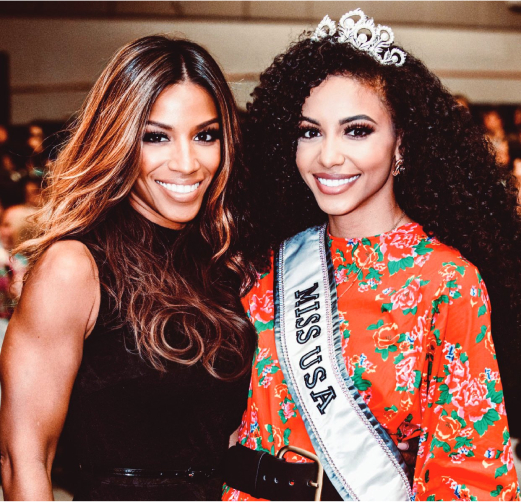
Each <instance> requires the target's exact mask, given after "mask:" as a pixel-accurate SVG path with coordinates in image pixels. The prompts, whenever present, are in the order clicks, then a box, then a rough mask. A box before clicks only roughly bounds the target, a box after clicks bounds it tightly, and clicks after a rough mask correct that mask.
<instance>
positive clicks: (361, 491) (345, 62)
mask: <svg viewBox="0 0 521 502" xmlns="http://www.w3.org/2000/svg"><path fill="white" fill-rule="evenodd" d="M393 40H394V37H393V33H392V31H391V30H390V29H389V28H387V27H382V26H375V24H374V23H373V21H372V19H368V18H367V17H366V16H365V15H364V13H363V12H362V11H360V10H358V9H357V10H356V11H353V12H350V13H348V14H346V15H345V16H344V17H343V18H342V19H341V20H340V22H339V23H338V25H336V23H334V22H333V21H331V20H330V19H329V18H328V17H326V18H325V19H324V21H323V22H322V23H321V24H320V25H319V27H318V28H317V30H316V31H315V32H314V33H313V34H307V35H306V36H305V37H304V38H302V39H301V40H300V41H298V42H297V43H295V44H294V45H292V46H291V47H290V48H289V50H288V51H287V52H286V53H284V54H281V55H280V56H278V57H277V58H276V59H275V61H274V63H273V64H272V65H271V66H270V67H269V68H268V69H267V70H266V71H265V72H264V73H263V74H262V75H261V83H260V85H259V87H257V88H256V89H255V91H254V93H253V98H254V100H253V104H252V105H251V106H250V109H249V120H248V124H247V141H248V147H249V161H250V163H251V166H252V168H253V169H252V171H253V173H254V177H255V179H254V184H253V185H254V187H255V191H256V193H257V194H259V196H258V201H257V203H258V205H259V208H260V209H259V218H260V219H261V227H262V229H263V230H262V232H259V241H258V242H257V243H252V249H255V250H257V251H258V255H259V256H260V257H261V258H260V261H262V260H263V259H264V269H265V272H266V273H264V274H263V275H261V276H260V277H259V281H258V283H257V285H256V287H255V288H253V289H252V290H251V291H250V292H249V294H248V296H247V297H246V298H245V305H246V308H247V310H248V313H249V316H250V318H251V321H252V322H253V323H254V325H255V327H256V328H257V331H258V333H259V346H258V349H257V353H256V356H255V358H254V363H253V375H252V381H251V388H250V397H249V402H248V407H247V409H246V411H245V413H244V416H243V422H242V425H241V428H240V430H239V443H240V445H241V446H237V447H235V448H232V449H231V450H230V465H231V467H230V468H229V471H230V472H229V473H228V474H227V478H226V479H227V481H228V487H226V489H225V495H224V496H225V499H227V500H235V499H238V500H249V499H252V498H254V497H257V498H268V499H277V500H299V499H308V500H310V499H313V498H316V497H319V496H322V498H323V499H326V500H330V499H359V500H408V499H412V498H415V499H418V500H435V499H436V500H438V499H442V500H450V499H459V500H477V499H500V500H511V499H519V487H518V482H517V479H516V472H515V469H514V465H513V456H512V449H511V443H510V439H509V429H508V424H507V417H506V412H505V403H504V399H503V391H502V383H507V384H512V383H513V382H514V381H513V380H512V379H511V377H510V376H509V378H508V379H506V380H505V381H503V382H502V381H501V379H500V376H499V372H498V365H497V361H496V351H495V348H494V343H493V341H492V336H494V342H495V343H496V347H497V349H498V356H499V357H498V359H499V360H500V364H502V369H504V371H505V372H504V374H505V375H506V374H509V372H510V374H513V369H514V368H515V364H514V361H515V359H514V357H515V354H516V351H517V353H519V349H518V347H516V346H515V343H516V342H515V340H513V338H515V337H513V336H511V337H510V338H507V337H508V336H509V335H510V334H511V333H515V332H516V331H511V333H509V332H508V331H506V329H507V328H508V327H509V326H510V327H511V328H515V329H517V333H519V327H520V316H519V313H520V312H521V290H520V286H519V281H518V278H519V275H520V272H521V264H520V260H519V255H518V251H517V249H516V243H519V242H520V239H521V224H520V220H519V216H518V215H517V213H516V193H515V186H514V184H513V183H512V181H511V180H510V179H507V180H505V179H503V178H502V177H501V174H500V170H499V169H498V167H497V166H496V164H495V161H494V156H493V153H492V152H491V151H490V149H489V147H488V145H487V144H486V142H485V141H484V140H483V138H482V135H481V133H480V131H479V130H478V129H477V128H476V127H475V126H474V125H473V123H472V120H471V117H470V115H469V114H468V112H467V111H466V110H463V109H462V108H461V107H458V106H457V104H456V102H455V101H454V99H453V98H452V96H451V95H450V94H449V93H448V92H447V91H446V90H445V89H444V88H443V87H442V85H441V84H440V82H439V80H438V79H437V78H436V77H435V76H434V75H433V74H432V73H431V72H429V70H427V69H426V68H425V66H424V65H423V64H422V63H421V62H420V61H419V60H417V59H416V58H414V57H413V56H412V55H411V54H408V53H406V52H405V51H404V50H402V49H400V48H398V47H395V46H394V45H393ZM261 199H262V200H261ZM281 215H283V217H281ZM266 243H269V244H270V246H267V245H266ZM269 247H271V249H274V250H275V251H274V257H273V258H272V259H270V257H269V256H270V252H269V249H268V248H269ZM478 270H479V271H478ZM482 277H483V278H484V279H485V280H486V281H487V286H488V291H489V293H490V299H491V301H490V300H489V293H488V292H487V289H486V287H485V284H484V282H483V279H482ZM491 303H492V307H493V308H494V311H495V317H494V322H493V323H491ZM516 314H517V319H516ZM509 323H510V324H509ZM507 333H508V334H507ZM517 343H519V342H517ZM509 351H511V356H509ZM511 397H513V393H512V394H508V396H507V400H508V398H511ZM515 404H516V403H515V402H514V400H513V399H512V401H511V402H510V401H507V406H509V407H510V408H509V410H510V409H512V408H513V406H515ZM414 438H416V439H418V440H419V448H418V451H417V459H416V462H415V464H414V465H413V467H412V469H409V468H408V466H407V465H406V464H405V462H404V461H403V458H402V455H401V453H400V450H399V449H398V447H397V446H398V445H402V446H403V444H404V443H406V444H414V442H413V441H412V440H413V439H414ZM277 454H278V456H279V457H280V458H276V457H275V456H274V455H277ZM282 458H283V459H284V460H286V461H284V460H283V459H282ZM322 468H323V469H324V476H323V479H322V473H321V469H322ZM232 487H233V488H232Z"/></svg>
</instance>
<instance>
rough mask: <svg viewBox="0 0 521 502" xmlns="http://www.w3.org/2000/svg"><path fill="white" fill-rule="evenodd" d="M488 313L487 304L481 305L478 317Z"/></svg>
mask: <svg viewBox="0 0 521 502" xmlns="http://www.w3.org/2000/svg"><path fill="white" fill-rule="evenodd" d="M486 313H487V306H486V305H481V307H479V310H478V317H481V316H482V315H485V314H486Z"/></svg>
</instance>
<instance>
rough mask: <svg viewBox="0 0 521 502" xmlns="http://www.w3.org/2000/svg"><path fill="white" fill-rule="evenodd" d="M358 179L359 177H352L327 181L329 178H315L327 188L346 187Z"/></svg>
mask: <svg viewBox="0 0 521 502" xmlns="http://www.w3.org/2000/svg"><path fill="white" fill-rule="evenodd" d="M358 178H360V175H359V174H357V175H356V176H352V177H351V178H342V179H339V180H335V179H329V178H317V179H318V181H319V182H320V183H321V184H322V185H325V186H327V187H338V186H340V185H347V184H348V183H352V182H353V181H355V180H357V179H358Z"/></svg>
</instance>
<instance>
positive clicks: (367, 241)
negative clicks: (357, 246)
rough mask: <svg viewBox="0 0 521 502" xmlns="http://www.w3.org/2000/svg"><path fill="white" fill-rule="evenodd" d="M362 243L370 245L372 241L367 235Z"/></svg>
mask: <svg viewBox="0 0 521 502" xmlns="http://www.w3.org/2000/svg"><path fill="white" fill-rule="evenodd" d="M362 244H363V245H364V246H370V245H371V241H370V240H369V239H368V238H367V237H364V238H363V239H362Z"/></svg>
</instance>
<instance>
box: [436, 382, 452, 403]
mask: <svg viewBox="0 0 521 502" xmlns="http://www.w3.org/2000/svg"><path fill="white" fill-rule="evenodd" d="M439 389H440V391H441V392H440V397H439V398H438V400H437V401H436V404H449V403H452V394H451V393H450V392H449V386H448V385H446V384H441V385H440V387H439Z"/></svg>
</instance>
